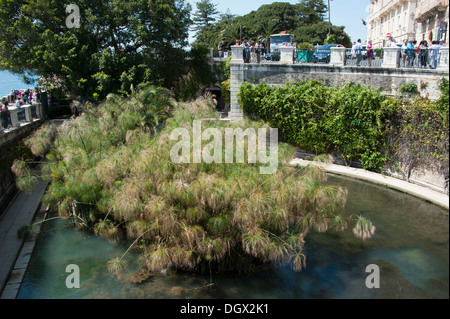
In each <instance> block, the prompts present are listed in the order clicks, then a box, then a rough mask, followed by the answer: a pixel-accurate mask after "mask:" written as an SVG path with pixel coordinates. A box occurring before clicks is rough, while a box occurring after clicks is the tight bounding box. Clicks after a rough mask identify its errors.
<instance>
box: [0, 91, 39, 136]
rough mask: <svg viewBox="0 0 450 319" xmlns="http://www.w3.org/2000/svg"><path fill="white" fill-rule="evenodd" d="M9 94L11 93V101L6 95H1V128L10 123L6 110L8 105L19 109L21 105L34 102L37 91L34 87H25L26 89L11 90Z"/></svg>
mask: <svg viewBox="0 0 450 319" xmlns="http://www.w3.org/2000/svg"><path fill="white" fill-rule="evenodd" d="M10 95H12V102H11V103H9V102H8V99H7V98H6V97H3V99H2V101H1V103H0V112H1V120H0V124H1V128H7V127H8V125H10V124H11V119H10V117H9V114H8V111H9V108H10V107H16V108H17V109H19V111H18V112H21V111H22V110H20V108H21V106H22V105H26V104H32V103H34V102H36V99H37V93H36V91H35V90H34V89H26V90H11V93H10Z"/></svg>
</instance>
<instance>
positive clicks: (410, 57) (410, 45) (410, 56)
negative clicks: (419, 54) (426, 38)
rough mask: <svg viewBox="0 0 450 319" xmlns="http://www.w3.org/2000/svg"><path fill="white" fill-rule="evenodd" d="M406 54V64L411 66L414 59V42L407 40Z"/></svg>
mask: <svg viewBox="0 0 450 319" xmlns="http://www.w3.org/2000/svg"><path fill="white" fill-rule="evenodd" d="M406 52H407V55H408V66H409V67H413V66H414V60H415V58H416V57H415V55H416V54H415V51H414V43H413V41H412V40H411V41H409V42H408V45H407V50H406Z"/></svg>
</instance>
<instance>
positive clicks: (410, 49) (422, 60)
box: [400, 40, 444, 69]
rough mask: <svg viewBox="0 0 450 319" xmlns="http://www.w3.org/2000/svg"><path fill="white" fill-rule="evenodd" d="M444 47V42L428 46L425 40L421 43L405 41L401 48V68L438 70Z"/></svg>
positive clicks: (435, 42)
mask: <svg viewBox="0 0 450 319" xmlns="http://www.w3.org/2000/svg"><path fill="white" fill-rule="evenodd" d="M443 46H444V41H432V42H431V45H430V46H428V42H427V41H425V40H423V41H420V42H419V43H417V41H416V40H409V41H408V40H405V41H404V42H403V44H402V46H401V65H400V66H402V67H410V68H412V67H417V68H430V69H436V68H437V65H438V62H439V55H440V50H441V48H442V47H443Z"/></svg>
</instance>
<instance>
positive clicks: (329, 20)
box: [328, 0, 331, 37]
mask: <svg viewBox="0 0 450 319" xmlns="http://www.w3.org/2000/svg"><path fill="white" fill-rule="evenodd" d="M330 9H331V6H330V0H328V37H330V35H331V12H330V11H331V10H330Z"/></svg>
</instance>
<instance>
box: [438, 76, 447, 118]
mask: <svg viewBox="0 0 450 319" xmlns="http://www.w3.org/2000/svg"><path fill="white" fill-rule="evenodd" d="M439 88H440V90H441V96H440V97H439V99H438V100H437V104H438V106H439V109H440V110H442V111H443V112H447V113H448V111H449V106H448V105H449V80H448V79H446V78H444V77H443V78H442V79H441V84H440V85H439Z"/></svg>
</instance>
